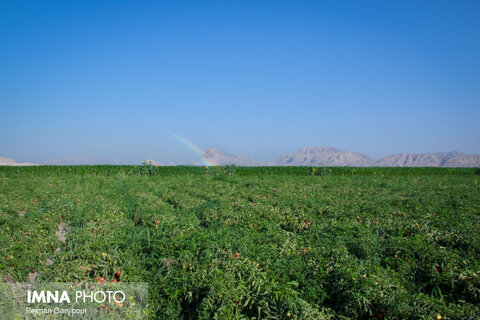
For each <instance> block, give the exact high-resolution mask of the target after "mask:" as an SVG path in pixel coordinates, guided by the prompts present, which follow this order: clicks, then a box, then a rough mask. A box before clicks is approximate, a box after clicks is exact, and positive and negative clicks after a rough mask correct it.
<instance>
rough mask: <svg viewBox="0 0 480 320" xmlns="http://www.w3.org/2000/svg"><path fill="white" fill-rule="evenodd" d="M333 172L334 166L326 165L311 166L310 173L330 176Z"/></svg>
mask: <svg viewBox="0 0 480 320" xmlns="http://www.w3.org/2000/svg"><path fill="white" fill-rule="evenodd" d="M332 172H333V170H332V168H327V167H326V166H323V167H320V168H315V167H311V168H310V174H311V175H314V176H329V175H331V174H332Z"/></svg>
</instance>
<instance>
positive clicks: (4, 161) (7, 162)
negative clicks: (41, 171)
mask: <svg viewBox="0 0 480 320" xmlns="http://www.w3.org/2000/svg"><path fill="white" fill-rule="evenodd" d="M0 166H12V167H19V166H38V164H36V163H29V162H16V161H15V160H13V159H10V158H3V157H0Z"/></svg>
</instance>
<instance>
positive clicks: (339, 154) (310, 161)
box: [277, 147, 376, 167]
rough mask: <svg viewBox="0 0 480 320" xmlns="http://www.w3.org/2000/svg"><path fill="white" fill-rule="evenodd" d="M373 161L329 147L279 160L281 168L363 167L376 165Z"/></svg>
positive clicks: (311, 149)
mask: <svg viewBox="0 0 480 320" xmlns="http://www.w3.org/2000/svg"><path fill="white" fill-rule="evenodd" d="M375 161H376V160H375V159H372V158H370V157H368V156H366V155H364V154H361V153H358V152H350V151H343V150H339V149H337V148H328V147H304V148H301V149H300V150H298V151H297V152H294V153H290V154H288V155H283V156H280V157H279V158H278V161H277V165H279V166H362V167H368V166H373V165H375Z"/></svg>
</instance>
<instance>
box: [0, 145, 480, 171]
mask: <svg viewBox="0 0 480 320" xmlns="http://www.w3.org/2000/svg"><path fill="white" fill-rule="evenodd" d="M202 160H203V163H201V162H196V163H193V165H204V164H205V163H208V164H209V165H212V166H215V165H221V166H223V165H229V164H234V165H237V166H311V167H312V166H339V167H342V166H352V167H480V154H471V155H469V154H464V153H462V152H458V151H452V152H437V153H399V154H394V155H390V156H387V157H384V158H382V159H378V160H377V159H374V158H370V157H368V156H366V155H364V154H361V153H358V152H350V151H344V150H340V149H337V148H331V147H304V148H301V149H299V150H298V151H296V152H293V153H290V154H287V155H282V156H280V157H279V158H278V160H277V162H276V163H273V162H264V161H258V160H255V159H251V158H247V157H243V156H239V155H234V154H230V153H225V152H222V151H220V150H218V149H214V148H210V149H207V150H206V151H205V153H204V154H203V155H202ZM144 163H147V164H151V165H158V166H165V165H166V164H164V163H161V162H158V161H155V160H151V159H149V160H144ZM37 165H39V164H35V163H27V162H24V163H19V162H16V161H15V160H13V159H10V158H3V157H0V166H37ZM170 165H174V164H170Z"/></svg>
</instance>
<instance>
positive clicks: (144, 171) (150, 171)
mask: <svg viewBox="0 0 480 320" xmlns="http://www.w3.org/2000/svg"><path fill="white" fill-rule="evenodd" d="M132 172H133V174H138V175H141V176H154V175H156V174H157V173H158V166H154V165H153V164H152V163H150V162H145V161H143V162H142V165H141V166H134V167H133V171H132Z"/></svg>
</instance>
